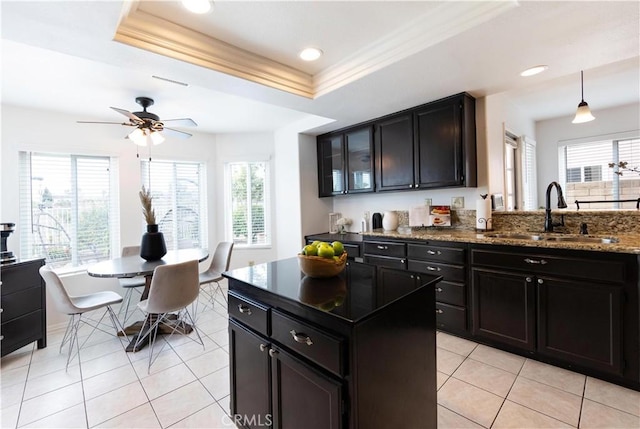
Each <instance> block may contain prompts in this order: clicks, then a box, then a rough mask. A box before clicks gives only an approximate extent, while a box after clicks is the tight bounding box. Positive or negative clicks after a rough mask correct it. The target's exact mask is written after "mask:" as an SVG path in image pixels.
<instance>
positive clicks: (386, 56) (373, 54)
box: [314, 0, 518, 97]
mask: <svg viewBox="0 0 640 429" xmlns="http://www.w3.org/2000/svg"><path fill="white" fill-rule="evenodd" d="M517 5H518V3H517V1H515V0H507V1H490V2H485V1H478V2H444V3H442V4H440V5H439V6H438V7H436V8H435V9H434V10H432V11H431V12H429V13H427V14H425V15H422V16H419V17H417V18H416V19H414V20H413V21H411V22H409V23H408V24H407V25H405V26H403V27H401V28H398V29H397V30H396V31H394V32H392V33H391V34H389V35H387V36H385V37H383V38H382V39H379V40H376V41H375V42H374V43H371V44H370V45H369V46H367V47H365V48H363V49H361V50H360V51H358V52H355V53H354V54H353V55H351V56H350V57H348V58H346V59H344V60H342V61H340V62H339V63H336V64H334V65H332V66H330V67H327V68H326V69H324V70H322V71H321V72H320V73H318V74H316V75H315V76H314V90H315V96H316V97H319V96H321V95H324V94H327V93H329V92H331V91H335V90H336V89H338V88H340V87H342V86H345V85H347V84H349V83H351V82H354V81H356V80H358V79H361V78H363V77H365V76H366V75H368V74H371V73H374V72H376V71H378V70H381V69H383V68H385V67H387V66H389V65H391V64H394V63H396V62H398V61H401V60H403V59H405V58H408V57H410V56H412V55H415V54H417V53H418V52H420V51H423V50H425V49H427V48H429V47H430V46H434V45H436V44H438V43H440V42H443V41H444V40H446V39H449V38H451V37H454V36H456V35H458V34H461V33H463V32H465V31H467V30H468V29H470V28H472V27H475V26H476V25H479V24H482V23H484V22H486V21H488V20H490V19H492V18H495V17H496V16H498V15H500V14H501V13H504V12H506V11H507V10H510V9H512V8H514V7H516V6H517Z"/></svg>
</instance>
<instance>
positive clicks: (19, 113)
mask: <svg viewBox="0 0 640 429" xmlns="http://www.w3.org/2000/svg"><path fill="white" fill-rule="evenodd" d="M1 114H2V117H1V119H2V140H1V141H0V145H1V147H0V151H1V153H2V156H1V161H2V164H1V166H2V170H1V179H2V184H1V187H0V191H1V195H0V200H1V201H2V203H1V208H2V211H1V212H0V219H2V222H15V223H16V231H15V232H14V233H13V234H12V235H11V237H9V240H8V248H9V250H12V251H13V252H14V253H16V254H18V253H19V250H20V228H23V227H24V226H23V225H21V224H20V218H19V212H18V204H17V201H18V200H19V189H18V186H17V185H18V152H19V151H21V150H31V151H40V152H66V153H78V154H86V155H108V156H115V157H118V161H119V185H120V186H119V188H120V191H119V193H120V227H121V230H120V237H119V239H120V244H121V245H135V244H139V242H140V237H141V235H142V232H143V231H142V228H143V221H142V217H141V216H142V215H141V213H140V202H139V200H138V190H139V189H140V184H141V178H140V167H139V161H138V158H137V157H136V147H137V146H135V145H134V144H132V143H131V142H130V141H129V140H125V139H124V136H125V135H126V134H127V131H128V129H127V128H125V127H121V126H116V125H99V124H78V123H76V120H77V119H78V118H77V117H75V116H70V115H66V114H63V113H55V112H49V111H40V110H34V109H26V108H22V107H16V106H7V105H3V106H2V112H1ZM215 143H216V136H215V135H212V134H207V133H199V132H197V131H196V132H194V133H193V137H191V138H190V139H188V140H174V139H167V141H166V142H164V143H163V144H161V145H160V146H156V147H154V148H153V149H152V152H151V155H152V158H155V159H163V158H164V159H172V160H184V161H204V162H205V163H206V165H207V170H208V171H210V172H211V171H214V166H215V151H214V147H215ZM140 156H141V157H147V156H148V152H147V150H146V149H144V148H141V152H140ZM206 186H207V200H208V201H210V202H211V201H216V176H215V175H214V174H209V175H208V176H207V183H206ZM208 212H209V216H208V225H207V230H208V236H207V239H208V244H209V246H213V245H215V243H217V241H218V234H217V233H216V232H217V228H216V218H217V216H216V210H215V206H214V205H210V206H209V208H208ZM208 263H209V262H208V261H207V262H205V263H204V264H203V267H202V268H203V269H204V265H208ZM65 282H67V283H68V284H69V287H70V289H71V291H72V293H83V292H85V293H86V292H91V291H97V290H103V289H111V290H115V291H116V292H120V293H121V292H122V291H121V290H120V287H119V285H118V283H117V281H115V280H105V279H96V278H92V277H89V276H88V275H87V274H86V273H84V272H81V273H77V274H73V275H69V276H67V278H65ZM65 320H66V317H63V316H61V315H59V314H58V313H57V312H56V311H55V309H54V308H53V307H52V306H51V300H50V299H49V300H48V302H47V323H48V324H49V325H50V326H56V325H57V324H59V323H61V322H64V321H65Z"/></svg>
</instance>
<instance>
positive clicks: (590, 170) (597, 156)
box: [559, 138, 640, 209]
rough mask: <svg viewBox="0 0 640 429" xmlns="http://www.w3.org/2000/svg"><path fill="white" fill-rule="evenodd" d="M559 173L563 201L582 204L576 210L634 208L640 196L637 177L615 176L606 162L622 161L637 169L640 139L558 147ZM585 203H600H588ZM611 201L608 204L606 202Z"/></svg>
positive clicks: (627, 174)
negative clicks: (564, 198) (561, 181)
mask: <svg viewBox="0 0 640 429" xmlns="http://www.w3.org/2000/svg"><path fill="white" fill-rule="evenodd" d="M559 151H560V153H559V159H560V160H561V162H560V164H561V167H560V168H561V173H562V172H563V170H564V172H565V173H566V175H563V174H561V175H560V177H562V178H564V182H565V183H564V184H563V187H565V194H566V200H567V201H575V200H578V201H581V202H582V201H585V203H584V204H582V203H581V204H580V208H586V209H589V208H591V209H606V208H609V209H624V208H635V206H636V204H635V202H633V201H628V202H614V200H634V201H635V200H636V199H637V198H639V197H640V175H638V174H637V173H632V172H626V173H625V172H624V171H623V172H622V175H618V174H615V172H616V170H614V169H613V168H610V167H609V163H614V164H617V163H618V161H626V162H627V163H628V165H629V167H632V166H640V139H637V138H635V139H625V140H613V139H612V140H601V141H594V142H580V143H569V144H564V145H561V146H560V148H559ZM588 201H603V202H599V203H588ZM608 201H611V202H608Z"/></svg>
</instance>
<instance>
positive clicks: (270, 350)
mask: <svg viewBox="0 0 640 429" xmlns="http://www.w3.org/2000/svg"><path fill="white" fill-rule="evenodd" d="M277 354H278V351H277V350H276V349H269V356H271V357H275V356H276V355H277Z"/></svg>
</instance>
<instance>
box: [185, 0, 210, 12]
mask: <svg viewBox="0 0 640 429" xmlns="http://www.w3.org/2000/svg"><path fill="white" fill-rule="evenodd" d="M182 5H183V6H184V7H186V8H187V10H189V11H190V12H193V13H207V12H209V11H210V10H211V1H210V0H182Z"/></svg>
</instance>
